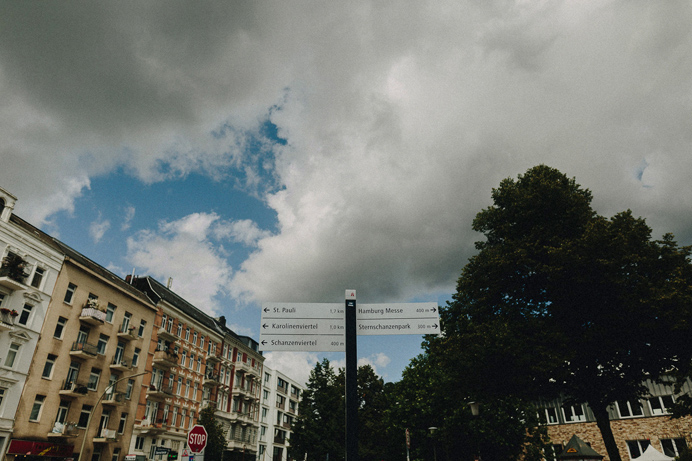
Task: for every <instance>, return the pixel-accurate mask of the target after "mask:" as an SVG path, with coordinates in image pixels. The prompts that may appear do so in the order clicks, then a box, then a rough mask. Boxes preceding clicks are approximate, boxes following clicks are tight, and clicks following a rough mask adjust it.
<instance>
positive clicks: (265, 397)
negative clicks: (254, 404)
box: [262, 389, 269, 401]
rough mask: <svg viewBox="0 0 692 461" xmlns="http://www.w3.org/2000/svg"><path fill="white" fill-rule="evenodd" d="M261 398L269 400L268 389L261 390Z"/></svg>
mask: <svg viewBox="0 0 692 461" xmlns="http://www.w3.org/2000/svg"><path fill="white" fill-rule="evenodd" d="M262 400H264V401H267V400H269V391H268V390H266V389H264V391H263V392H262Z"/></svg>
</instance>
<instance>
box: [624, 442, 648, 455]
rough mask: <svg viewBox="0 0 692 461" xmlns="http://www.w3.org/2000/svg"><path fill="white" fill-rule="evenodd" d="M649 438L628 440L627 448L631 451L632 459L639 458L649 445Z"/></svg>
mask: <svg viewBox="0 0 692 461" xmlns="http://www.w3.org/2000/svg"><path fill="white" fill-rule="evenodd" d="M649 445H650V443H649V441H648V440H628V441H627V450H629V452H630V459H634V458H638V457H640V456H641V454H642V453H644V451H645V450H646V449H647V448H648V447H649Z"/></svg>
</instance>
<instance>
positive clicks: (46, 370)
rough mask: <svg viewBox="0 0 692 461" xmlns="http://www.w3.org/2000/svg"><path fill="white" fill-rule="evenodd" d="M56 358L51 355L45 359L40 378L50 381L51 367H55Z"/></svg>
mask: <svg viewBox="0 0 692 461" xmlns="http://www.w3.org/2000/svg"><path fill="white" fill-rule="evenodd" d="M56 358H57V356H55V355H53V354H48V357H46V363H45V364H44V365H43V373H42V374H41V377H42V378H46V379H51V378H52V377H53V366H54V365H55V359H56Z"/></svg>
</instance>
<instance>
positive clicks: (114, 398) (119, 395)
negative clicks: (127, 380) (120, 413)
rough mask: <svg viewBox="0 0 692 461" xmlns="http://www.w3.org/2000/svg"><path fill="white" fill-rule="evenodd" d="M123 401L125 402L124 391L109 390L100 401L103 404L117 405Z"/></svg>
mask: <svg viewBox="0 0 692 461" xmlns="http://www.w3.org/2000/svg"><path fill="white" fill-rule="evenodd" d="M123 402H125V393H124V392H111V393H110V394H106V395H104V396H103V401H102V402H101V403H102V404H104V405H110V406H118V405H122V404H123Z"/></svg>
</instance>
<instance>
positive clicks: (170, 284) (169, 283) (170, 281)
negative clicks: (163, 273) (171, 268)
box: [166, 277, 173, 290]
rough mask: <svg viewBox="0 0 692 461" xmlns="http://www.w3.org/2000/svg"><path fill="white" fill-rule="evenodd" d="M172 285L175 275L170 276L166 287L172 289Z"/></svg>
mask: <svg viewBox="0 0 692 461" xmlns="http://www.w3.org/2000/svg"><path fill="white" fill-rule="evenodd" d="M171 286H173V277H168V283H167V284H166V288H168V289H169V290H170V289H171Z"/></svg>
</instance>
